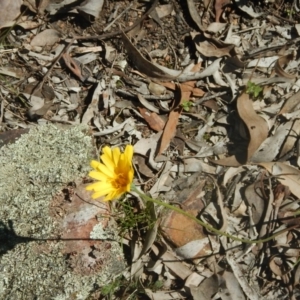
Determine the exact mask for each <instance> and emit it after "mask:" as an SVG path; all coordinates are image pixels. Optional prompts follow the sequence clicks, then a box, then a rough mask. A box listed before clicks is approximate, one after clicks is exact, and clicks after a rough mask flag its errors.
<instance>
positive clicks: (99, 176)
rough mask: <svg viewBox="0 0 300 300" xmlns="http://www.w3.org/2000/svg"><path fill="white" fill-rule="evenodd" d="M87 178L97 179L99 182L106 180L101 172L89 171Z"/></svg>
mask: <svg viewBox="0 0 300 300" xmlns="http://www.w3.org/2000/svg"><path fill="white" fill-rule="evenodd" d="M89 176H90V177H92V178H93V179H97V180H101V181H105V180H107V176H106V174H103V173H102V172H99V171H91V172H90V173H89Z"/></svg>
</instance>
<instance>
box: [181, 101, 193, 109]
mask: <svg viewBox="0 0 300 300" xmlns="http://www.w3.org/2000/svg"><path fill="white" fill-rule="evenodd" d="M181 106H182V108H183V110H184V111H190V108H191V107H192V106H193V102H192V101H189V100H183V101H182V103H181Z"/></svg>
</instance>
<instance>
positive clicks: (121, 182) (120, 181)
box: [112, 173, 127, 189]
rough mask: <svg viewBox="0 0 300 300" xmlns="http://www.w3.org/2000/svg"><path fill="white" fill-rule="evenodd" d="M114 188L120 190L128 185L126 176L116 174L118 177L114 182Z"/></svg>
mask: <svg viewBox="0 0 300 300" xmlns="http://www.w3.org/2000/svg"><path fill="white" fill-rule="evenodd" d="M112 185H113V186H114V188H116V189H119V188H122V187H124V186H126V185H127V180H126V176H124V174H123V173H118V174H116V177H115V178H114V179H113V180H112Z"/></svg>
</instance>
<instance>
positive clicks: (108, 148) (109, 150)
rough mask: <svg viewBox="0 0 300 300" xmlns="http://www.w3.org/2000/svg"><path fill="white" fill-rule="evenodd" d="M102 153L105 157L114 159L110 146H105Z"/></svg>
mask: <svg viewBox="0 0 300 300" xmlns="http://www.w3.org/2000/svg"><path fill="white" fill-rule="evenodd" d="M102 153H103V154H104V155H107V156H108V157H110V158H111V159H112V152H111V148H110V147H108V146H105V147H103V148H102Z"/></svg>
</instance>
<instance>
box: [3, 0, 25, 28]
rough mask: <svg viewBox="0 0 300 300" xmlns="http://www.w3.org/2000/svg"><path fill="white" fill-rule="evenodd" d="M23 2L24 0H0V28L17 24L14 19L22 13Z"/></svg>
mask: <svg viewBox="0 0 300 300" xmlns="http://www.w3.org/2000/svg"><path fill="white" fill-rule="evenodd" d="M22 3H23V1H22V0H1V1H0V28H3V27H10V26H13V25H14V24H15V22H14V21H15V20H16V18H17V17H18V16H19V15H20V12H21V11H20V10H21V5H22Z"/></svg>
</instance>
